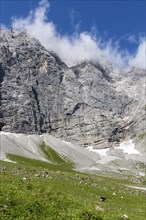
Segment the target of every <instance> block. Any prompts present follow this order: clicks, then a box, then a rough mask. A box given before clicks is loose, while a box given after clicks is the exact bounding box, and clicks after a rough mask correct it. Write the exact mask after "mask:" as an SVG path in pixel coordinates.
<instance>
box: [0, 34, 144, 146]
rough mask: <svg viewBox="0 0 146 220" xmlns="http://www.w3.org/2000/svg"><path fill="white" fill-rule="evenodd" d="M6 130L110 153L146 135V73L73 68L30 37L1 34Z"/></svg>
mask: <svg viewBox="0 0 146 220" xmlns="http://www.w3.org/2000/svg"><path fill="white" fill-rule="evenodd" d="M0 45H1V47H0V104H1V112H0V130H1V131H6V132H15V133H25V134H34V133H35V134H42V133H50V134H51V135H53V136H55V137H59V138H61V139H64V140H66V141H70V142H72V143H76V144H78V145H81V146H89V145H92V146H93V147H96V148H103V147H105V148H106V147H110V146H112V145H115V144H117V143H118V142H120V141H122V140H124V139H126V138H134V137H138V135H139V134H141V133H143V132H144V129H145V109H146V102H145V96H144V95H145V94H144V93H145V89H144V86H145V85H144V84H145V83H144V82H145V71H144V70H143V69H140V68H136V67H135V68H133V69H131V70H130V71H128V72H119V71H117V70H114V69H113V67H112V65H111V64H107V65H106V66H105V65H104V66H103V65H102V64H100V63H92V62H88V61H85V62H83V63H79V64H77V65H76V66H73V67H68V66H67V65H66V64H65V63H63V62H62V61H61V59H60V58H59V57H58V56H57V55H56V54H55V53H53V52H52V51H47V50H46V49H45V48H44V47H43V46H42V45H41V44H40V43H39V41H37V40H36V39H34V38H31V37H29V36H28V35H27V34H26V33H25V32H16V31H8V30H2V31H1V34H0Z"/></svg>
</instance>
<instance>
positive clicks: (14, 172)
mask: <svg viewBox="0 0 146 220" xmlns="http://www.w3.org/2000/svg"><path fill="white" fill-rule="evenodd" d="M51 152H52V151H51ZM51 155H54V152H53V153H52V154H51ZM48 157H50V155H48ZM51 157H53V158H56V154H55V155H54V156H51ZM9 158H10V159H11V160H15V161H17V163H8V162H3V161H1V162H0V165H1V172H0V175H1V182H0V185H1V193H0V212H1V220H12V219H15V220H23V219H24V220H26V219H28V220H34V219H37V220H57V219H58V220H72V219H73V220H82V219H85V220H87V219H93V220H120V219H124V218H122V216H123V215H124V214H126V215H128V217H129V219H131V220H138V219H139V220H144V219H145V214H146V213H145V194H144V191H140V190H136V189H130V188H127V187H126V186H125V185H129V184H130V183H129V182H128V181H125V180H116V179H110V178H106V177H98V176H95V175H89V174H83V173H79V172H76V171H74V170H72V166H71V167H69V164H67V165H66V164H64V163H63V161H61V163H60V159H59V161H58V156H57V161H58V163H56V159H52V160H55V161H54V163H53V164H49V163H45V162H41V161H37V160H31V159H28V158H24V157H20V156H15V155H9ZM62 160H63V159H62ZM65 163H66V162H65ZM113 193H115V194H116V195H113ZM100 196H106V198H107V199H106V201H105V202H100V201H99V197H100ZM97 205H98V206H99V207H100V208H102V209H103V210H101V211H99V210H96V206H97Z"/></svg>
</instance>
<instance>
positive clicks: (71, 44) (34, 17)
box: [12, 0, 146, 69]
mask: <svg viewBox="0 0 146 220" xmlns="http://www.w3.org/2000/svg"><path fill="white" fill-rule="evenodd" d="M49 6H50V5H49V2H48V1H47V0H42V1H40V3H39V6H38V8H36V9H34V10H33V11H30V12H29V14H28V16H27V17H25V18H22V17H21V18H13V20H12V27H13V28H14V29H21V30H23V29H24V30H26V31H27V32H28V34H30V35H31V36H33V37H35V38H37V39H38V40H39V41H40V42H41V44H42V45H43V46H45V47H46V48H47V49H48V50H52V51H54V52H56V53H57V54H58V55H59V56H60V58H61V59H62V60H63V61H64V62H65V63H66V64H67V65H69V66H71V65H74V64H76V63H79V62H82V61H85V60H91V61H100V62H101V63H103V64H104V63H106V62H111V63H112V65H113V66H115V67H117V68H122V69H125V68H126V69H127V68H129V67H132V66H136V67H141V68H145V66H146V64H145V54H146V38H145V37H141V38H139V46H138V48H137V51H136V52H135V53H134V54H131V53H129V52H128V51H127V50H121V49H120V47H119V45H118V42H114V43H113V41H112V40H111V39H109V40H108V41H103V40H102V39H101V37H100V36H96V35H95V34H93V32H91V33H90V32H78V31H76V32H74V33H73V34H72V35H71V36H69V35H62V34H60V33H59V31H58V30H57V28H56V26H55V24H54V23H53V22H52V21H49V20H48V18H47V11H48V9H49Z"/></svg>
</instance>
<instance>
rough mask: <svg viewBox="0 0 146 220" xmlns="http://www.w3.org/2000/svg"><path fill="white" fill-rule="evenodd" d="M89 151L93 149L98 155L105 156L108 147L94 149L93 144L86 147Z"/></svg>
mask: <svg viewBox="0 0 146 220" xmlns="http://www.w3.org/2000/svg"><path fill="white" fill-rule="evenodd" d="M86 149H87V150H89V151H93V152H95V153H97V154H99V155H100V156H107V152H108V151H109V148H104V149H94V148H93V146H89V147H87V148H86Z"/></svg>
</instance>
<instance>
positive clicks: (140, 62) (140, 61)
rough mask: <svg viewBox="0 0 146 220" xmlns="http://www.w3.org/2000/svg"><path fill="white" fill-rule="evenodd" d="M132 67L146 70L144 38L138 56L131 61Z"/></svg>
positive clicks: (145, 43)
mask: <svg viewBox="0 0 146 220" xmlns="http://www.w3.org/2000/svg"><path fill="white" fill-rule="evenodd" d="M129 65H130V66H136V67H141V68H143V69H145V68H146V39H145V38H142V39H141V42H140V44H139V47H138V49H137V51H136V54H135V55H134V56H133V58H132V59H131V60H129Z"/></svg>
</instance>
